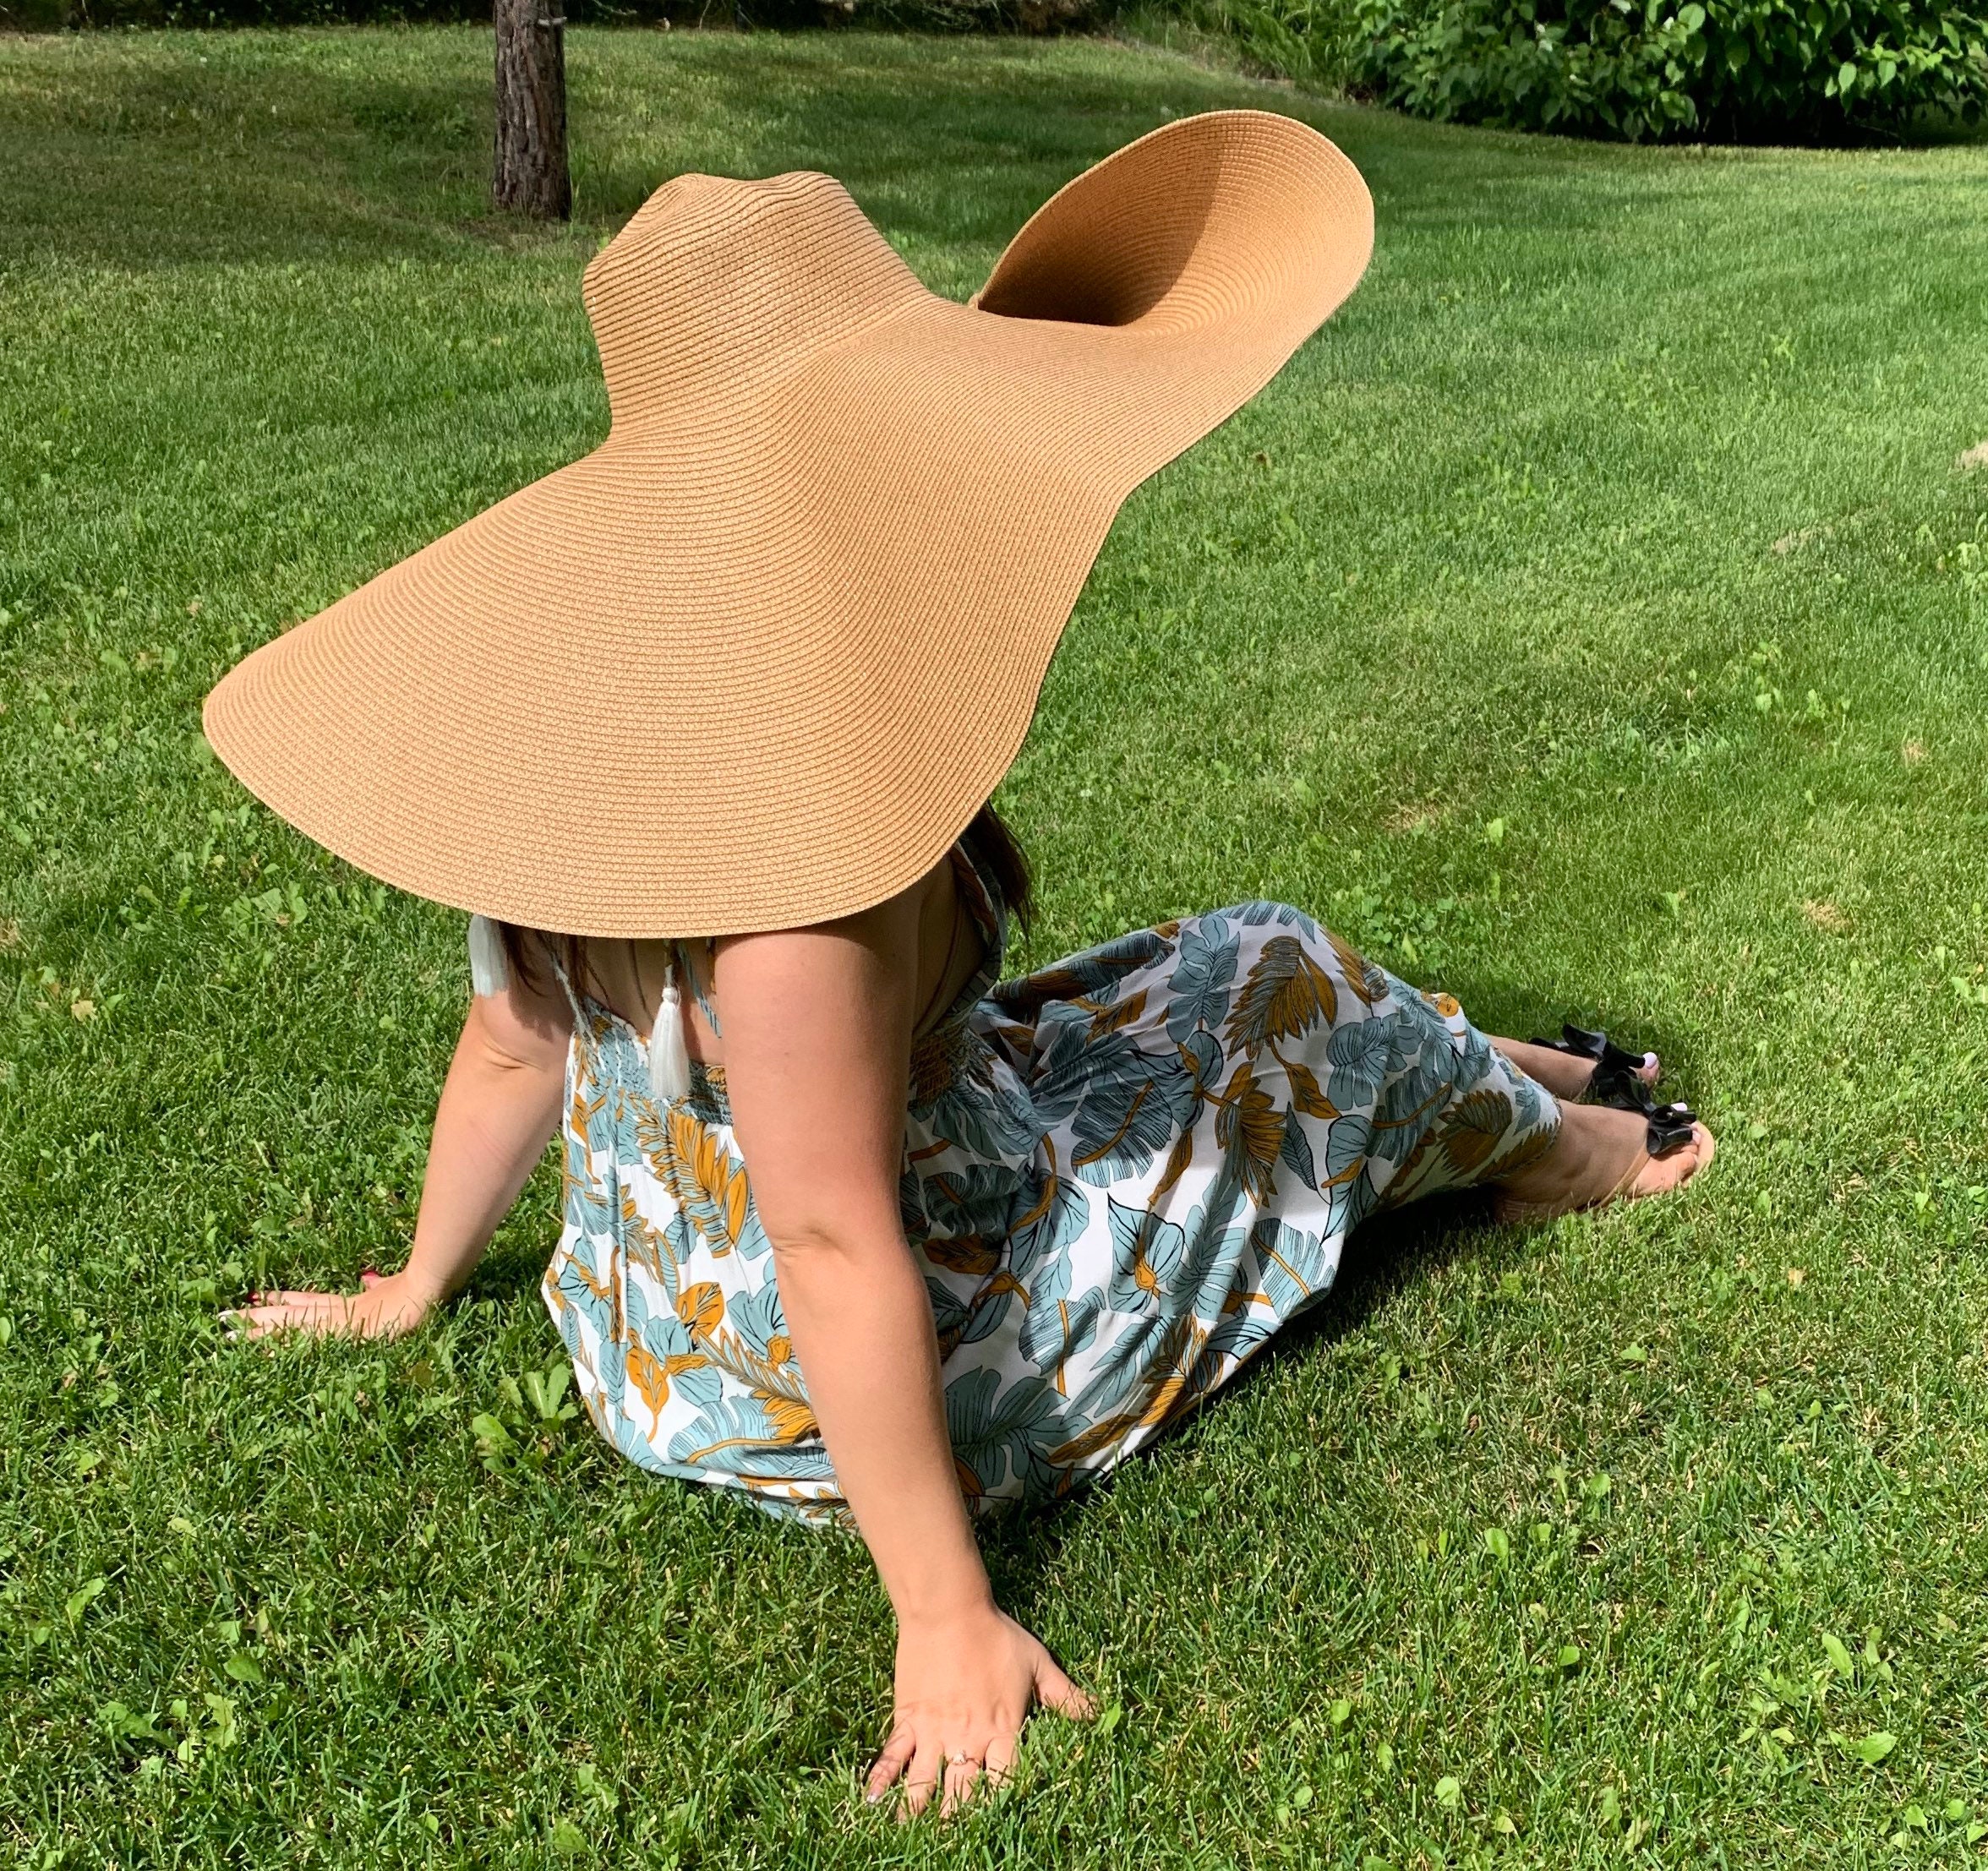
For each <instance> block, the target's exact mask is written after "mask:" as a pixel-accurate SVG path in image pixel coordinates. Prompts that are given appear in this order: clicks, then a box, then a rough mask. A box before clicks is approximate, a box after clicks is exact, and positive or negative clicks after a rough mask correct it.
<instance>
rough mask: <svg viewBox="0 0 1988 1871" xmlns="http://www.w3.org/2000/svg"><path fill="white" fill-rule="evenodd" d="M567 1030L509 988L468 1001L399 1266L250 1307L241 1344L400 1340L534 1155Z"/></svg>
mask: <svg viewBox="0 0 1988 1871" xmlns="http://www.w3.org/2000/svg"><path fill="white" fill-rule="evenodd" d="M571 1030H572V1016H571V1013H570V1012H568V1010H567V1009H566V1007H565V1006H564V1005H563V1004H561V1003H558V1002H554V1001H550V1000H549V999H546V998H545V997H543V996H538V995H534V994H532V992H530V991H529V990H527V989H526V988H525V987H524V986H523V985H522V983H520V982H518V981H517V980H516V979H514V980H513V981H512V983H511V986H510V988H509V989H508V990H506V991H505V993H503V994H500V995H492V996H488V997H482V998H478V999H476V1000H473V1001H471V1002H470V1006H469V1014H468V1017H467V1018H466V1019H465V1020H464V1022H463V1023H462V1037H461V1039H459V1040H458V1041H457V1042H456V1056H455V1057H454V1058H453V1059H452V1060H451V1061H450V1065H449V1076H448V1077H447V1079H446V1080H445V1082H444V1083H443V1086H442V1096H441V1101H440V1104H439V1105H437V1107H436V1110H435V1121H434V1135H433V1137H431V1138H430V1140H429V1150H428V1173H427V1175H426V1176H425V1177H424V1178H423V1181H422V1186H421V1210H420V1213H419V1214H418V1216H417V1218H416V1219H415V1223H414V1245H413V1248H412V1252H410V1253H409V1255H408V1257H407V1266H406V1267H405V1268H402V1269H401V1271H400V1272H399V1273H397V1274H387V1275H386V1276H385V1278H378V1277H369V1278H367V1279H366V1280H365V1281H364V1283H363V1290H361V1291H360V1292H358V1293H356V1294H352V1293H323V1292H307V1291H298V1292H278V1293H259V1294H255V1295H253V1296H251V1301H250V1303H249V1305H248V1306H243V1307H242V1308H240V1309H239V1310H238V1311H237V1312H235V1313H234V1315H233V1317H234V1320H235V1322H236V1323H237V1326H238V1328H239V1329H240V1331H241V1332H242V1333H243V1335H244V1336H247V1337H249V1338H260V1337H262V1336H264V1335H265V1334H268V1333H271V1332H296V1331H301V1332H311V1333H349V1334H354V1335H356V1336H358V1337H362V1338H372V1337H377V1336H380V1335H386V1334H394V1333H397V1332H406V1331H409V1330H411V1329H412V1328H413V1327H415V1326H417V1325H418V1324H419V1323H421V1321H422V1320H423V1319H424V1318H425V1317H427V1316H428V1315H429V1312H431V1311H432V1310H433V1309H434V1306H436V1305H437V1304H439V1303H440V1301H442V1300H444V1299H445V1298H446V1297H447V1296H449V1295H450V1294H451V1293H453V1292H455V1291H456V1290H457V1289H458V1288H459V1287H460V1286H461V1285H462V1283H463V1282H464V1281H465V1280H467V1279H468V1278H469V1276H470V1274H471V1273H472V1271H473V1270H474V1268H475V1267H476V1264H477V1263H478V1261H479V1260H481V1259H482V1258H483V1250H484V1249H485V1248H486V1247H488V1246H489V1244H490V1236H492V1235H494V1233H495V1232H496V1231H497V1225H498V1224H499V1223H500V1222H501V1221H502V1220H503V1219H504V1217H505V1214H508V1213H509V1212H510V1208H511V1203H513V1202H515V1201H516V1199H517V1194H518V1191H519V1190H520V1189H522V1188H523V1187H524V1186H525V1182H526V1179H527V1177H529V1176H530V1175H531V1173H532V1170H533V1169H534V1168H536V1167H537V1165H538V1159H539V1158H540V1157H541V1156H543V1154H545V1145H546V1140H547V1139H548V1138H549V1137H550V1136H551V1134H552V1131H553V1126H554V1125H555V1124H557V1123H558V1121H559V1112H560V1095H561V1089H562V1087H563V1085H564V1083H565V1057H566V1042H567V1039H568V1037H569V1036H570V1034H571Z"/></svg>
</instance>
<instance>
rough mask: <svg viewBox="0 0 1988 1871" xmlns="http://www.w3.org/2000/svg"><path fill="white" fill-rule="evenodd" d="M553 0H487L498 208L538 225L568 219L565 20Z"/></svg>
mask: <svg viewBox="0 0 1988 1871" xmlns="http://www.w3.org/2000/svg"><path fill="white" fill-rule="evenodd" d="M556 8H557V0H494V13H495V18H496V24H497V168H496V174H495V177H494V179H493V181H492V183H491V193H492V194H494V196H495V197H496V201H497V205H498V206H499V207H500V208H501V209H504V210H505V211H506V212H508V213H511V214H514V215H535V216H536V217H537V218H538V220H540V221H565V220H566V219H567V218H569V217H570V216H571V214H572V212H573V184H572V182H571V179H570V178H569V177H568V176H567V174H566V43H565V24H566V22H565V17H564V16H563V15H562V14H560V13H559V12H558V11H557V10H556Z"/></svg>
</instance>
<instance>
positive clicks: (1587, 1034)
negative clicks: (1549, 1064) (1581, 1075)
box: [1528, 1021, 1689, 1154]
mask: <svg viewBox="0 0 1988 1871" xmlns="http://www.w3.org/2000/svg"><path fill="white" fill-rule="evenodd" d="M1560 1034H1561V1037H1560V1038H1559V1039H1533V1040H1531V1041H1530V1042H1528V1043H1529V1044H1530V1045H1535V1046H1545V1047H1547V1048H1548V1049H1549V1050H1552V1051H1554V1052H1564V1053H1565V1054H1567V1055H1568V1056H1570V1058H1575V1059H1592V1061H1594V1076H1593V1077H1591V1078H1590V1079H1589V1080H1588V1082H1587V1085H1586V1086H1585V1087H1583V1088H1582V1089H1581V1091H1579V1092H1577V1093H1576V1094H1575V1098H1574V1102H1575V1103H1576V1105H1606V1106H1607V1107H1608V1109H1609V1110H1616V1111H1636V1110H1641V1111H1648V1110H1656V1109H1658V1106H1656V1105H1654V1104H1653V1103H1652V1100H1651V1097H1650V1084H1651V1081H1650V1080H1649V1079H1647V1078H1645V1077H1643V1073H1644V1072H1646V1071H1647V1070H1648V1069H1649V1068H1650V1067H1651V1066H1657V1065H1658V1057H1657V1055H1656V1054H1655V1053H1653V1052H1644V1053H1635V1052H1627V1051H1625V1050H1623V1048H1621V1047H1620V1046H1619V1045H1616V1044H1615V1042H1614V1040H1613V1039H1610V1038H1609V1037H1608V1034H1605V1033H1603V1032H1602V1031H1600V1030H1599V1029H1598V1028H1597V1029H1596V1030H1594V1031H1592V1032H1591V1031H1590V1030H1589V1029H1588V1028H1586V1027H1577V1026H1576V1025H1575V1024H1574V1023H1572V1022H1571V1021H1569V1022H1568V1023H1565V1025H1563V1026H1562V1027H1561V1028H1560ZM1662 1108H1663V1109H1664V1110H1670V1109H1672V1108H1673V1107H1671V1106H1669V1105H1665V1106H1663V1107H1662ZM1675 1109H1677V1110H1683V1109H1684V1106H1683V1105H1678V1106H1676V1107H1675ZM1687 1134H1689V1133H1688V1132H1687ZM1652 1154H1656V1153H1655V1152H1652Z"/></svg>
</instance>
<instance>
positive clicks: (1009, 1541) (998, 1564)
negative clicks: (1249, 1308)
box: [981, 1191, 1524, 1605]
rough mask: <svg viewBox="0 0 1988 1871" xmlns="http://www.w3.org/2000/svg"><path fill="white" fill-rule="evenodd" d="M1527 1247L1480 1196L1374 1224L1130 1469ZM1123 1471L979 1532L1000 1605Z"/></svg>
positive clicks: (1434, 1200) (1030, 1585)
mask: <svg viewBox="0 0 1988 1871" xmlns="http://www.w3.org/2000/svg"><path fill="white" fill-rule="evenodd" d="M1523 1238H1524V1237H1523V1236H1521V1235H1520V1234H1519V1233H1518V1232H1517V1231H1516V1230H1511V1229H1501V1228H1498V1227H1495V1226H1494V1225H1493V1224H1492V1220H1491V1198H1490V1197H1489V1195H1488V1193H1487V1192H1480V1191H1472V1192H1466V1193H1464V1194H1461V1195H1456V1196H1435V1197H1429V1198H1428V1199H1427V1200H1424V1201H1422V1202H1417V1203H1412V1204H1410V1205H1409V1206H1408V1207H1406V1208H1401V1209H1399V1210H1396V1211H1395V1212H1393V1213H1391V1214H1384V1215H1379V1216H1376V1217H1375V1218H1374V1219H1373V1220H1372V1221H1369V1222H1368V1223H1366V1224H1365V1225H1363V1226H1362V1227H1361V1228H1359V1229H1357V1230H1356V1231H1355V1232H1354V1234H1353V1235H1352V1238H1351V1239H1350V1240H1349V1241H1347V1242H1346V1249H1345V1252H1343V1254H1342V1255H1341V1259H1340V1265H1339V1273H1338V1277H1337V1278H1336V1279H1335V1280H1334V1281H1333V1283H1332V1285H1331V1286H1330V1289H1328V1290H1327V1291H1326V1292H1325V1293H1324V1295H1323V1296H1320V1297H1319V1300H1318V1301H1316V1302H1315V1303H1314V1304H1313V1305H1312V1306H1309V1307H1308V1308H1307V1309H1306V1310H1305V1311H1304V1312H1302V1313H1300V1314H1298V1315H1297V1317H1295V1318H1293V1319H1292V1320H1291V1321H1290V1322H1289V1323H1287V1324H1286V1325H1285V1326H1284V1327H1283V1328H1282V1329H1281V1330H1280V1331H1279V1332H1278V1333H1277V1334H1276V1335H1275V1337H1274V1338H1273V1339H1270V1342H1269V1343H1268V1344H1267V1345H1264V1348H1263V1350H1261V1351H1259V1353H1258V1354H1257V1355H1256V1356H1254V1357H1253V1358H1252V1359H1251V1360H1250V1361H1249V1362H1248V1364H1247V1365H1245V1366H1243V1369H1242V1370H1241V1371H1239V1372H1237V1373H1236V1375H1235V1376H1234V1377H1232V1378H1230V1379H1229V1381H1228V1382H1227V1383H1225V1384H1223V1385H1222V1387H1221V1388H1220V1389H1219V1390H1217V1391H1215V1393H1214V1394H1212V1395H1211V1396H1210V1397H1208V1398H1206V1399H1204V1401H1203V1402H1202V1403H1201V1404H1200V1405H1199V1406H1198V1407H1197V1408H1196V1409H1194V1410H1192V1411H1190V1412H1188V1414H1187V1415H1185V1416H1182V1417H1180V1418H1179V1419H1177V1421H1174V1422H1173V1423H1171V1424H1169V1425H1168V1426H1167V1427H1166V1430H1165V1432H1163V1433H1162V1434H1161V1435H1160V1436H1159V1437H1157V1438H1156V1439H1155V1441H1153V1442H1151V1443H1148V1444H1147V1445H1146V1446H1145V1447H1144V1448H1142V1449H1140V1450H1139V1453H1138V1454H1135V1455H1134V1456H1133V1457H1132V1458H1131V1460H1132V1461H1133V1462H1147V1461H1162V1462H1164V1461H1166V1460H1168V1459H1171V1457H1172V1454H1173V1452H1174V1451H1176V1450H1177V1448H1179V1447H1180V1445H1181V1443H1182V1439H1183V1438H1186V1437H1192V1436H1193V1434H1194V1432H1195V1430H1196V1427H1197V1426H1198V1425H1199V1423H1200V1421H1202V1418H1203V1416H1204V1413H1205V1412H1207V1411H1210V1410H1221V1409H1223V1408H1225V1407H1229V1406H1232V1405H1233V1404H1234V1403H1235V1401H1236V1400H1237V1399H1238V1398H1240V1397H1241V1396H1242V1395H1243V1394H1244V1393H1245V1392H1246V1391H1247V1390H1248V1389H1249V1388H1252V1387H1253V1386H1255V1385H1257V1384H1259V1383H1264V1382H1266V1381H1268V1380H1269V1379H1270V1377H1271V1375H1272V1373H1274V1372H1277V1371H1279V1370H1281V1368H1282V1367H1283V1366H1286V1364H1287V1363H1288V1362H1289V1361H1291V1360H1292V1359H1294V1358H1306V1357H1309V1356H1313V1355H1314V1354H1315V1352H1316V1351H1317V1350H1318V1348H1319V1345H1321V1344H1328V1345H1329V1344H1335V1343H1337V1342H1338V1341H1339V1340H1340V1339H1345V1338H1347V1337H1350V1336H1351V1335H1352V1334H1353V1333H1355V1332H1357V1331H1358V1330H1359V1329H1360V1328H1362V1327H1363V1325H1364V1324H1365V1323H1367V1321H1368V1319H1369V1318H1371V1317H1373V1315H1374V1313H1375V1312H1379V1310H1380V1309H1381V1308H1382V1307H1383V1306H1385V1305H1386V1304H1387V1303H1388V1301H1390V1300H1391V1299H1392V1298H1394V1296H1395V1295H1396V1294H1397V1293H1400V1292H1401V1291H1402V1290H1405V1289H1406V1288H1408V1287H1410V1286H1412V1285H1416V1284H1417V1282H1419V1281H1421V1280H1423V1279H1428V1277H1429V1275H1430V1274H1433V1273H1435V1272H1436V1271H1438V1270H1439V1268H1445V1267H1447V1266H1449V1265H1450V1264H1451V1263H1454V1262H1456V1261H1459V1260H1462V1259H1466V1258H1472V1257H1477V1258H1482V1259H1483V1260H1484V1261H1485V1263H1487V1264H1488V1265H1490V1266H1492V1267H1494V1268H1503V1267H1504V1266H1505V1265H1506V1264H1507V1263H1510V1264H1513V1265H1516V1264H1517V1263H1518V1261H1519V1259H1520V1257H1521V1254H1520V1243H1521V1240H1522V1239H1523ZM1125 1472H1126V1470H1125V1469H1124V1468H1123V1467H1121V1468H1118V1469H1114V1470H1111V1471H1110V1472H1109V1473H1107V1474H1106V1475H1104V1476H1100V1477H1099V1479H1098V1480H1097V1481H1095V1482H1094V1483H1092V1484H1090V1486H1086V1487H1084V1488H1081V1489H1079V1491H1078V1492H1076V1493H1074V1494H1073V1495H1071V1496H1070V1497H1068V1499H1067V1500H1064V1501H1062V1502H1060V1503H1057V1504H1056V1505H1055V1506H1053V1507H1051V1508H1040V1509H1032V1510H1027V1511H1024V1512H1019V1513H1013V1514H999V1515H997V1516H995V1517H993V1518H992V1519H990V1520H989V1521H987V1522H986V1523H984V1524H983V1529H982V1539H981V1546H982V1549H983V1551H984V1552H985V1553H986V1559H987V1564H988V1568H989V1571H990V1573H991V1574H992V1576H993V1578H994V1580H995V1584H996V1588H997V1593H999V1594H1000V1595H1001V1596H1002V1599H1003V1601H1004V1602H1007V1601H1008V1597H1009V1595H1010V1594H1012V1596H1013V1602H1014V1603H1016V1604H1018V1605H1020V1604H1025V1603H1026V1602H1027V1601H1029V1600H1030V1598H1031V1597H1032V1596H1034V1593H1035V1587H1036V1585H1037V1583H1038V1581H1039V1580H1040V1579H1041V1577H1042V1576H1043V1574H1046V1572H1047V1571H1048V1570H1049V1569H1050V1568H1051V1567H1052V1566H1053V1565H1054V1564H1055V1563H1056V1560H1057V1555H1058V1552H1060V1550H1061V1548H1062V1544H1063V1542H1064V1541H1065V1540H1067V1539H1068V1537H1069V1536H1070V1534H1071V1532H1072V1531H1073V1529H1074V1527H1075V1525H1076V1523H1077V1517H1078V1516H1079V1515H1081V1514H1084V1513H1085V1512H1086V1511H1088V1510H1089V1509H1090V1508H1091V1507H1093V1506H1095V1505H1096V1504H1098V1503H1101V1501H1102V1500H1103V1498H1104V1497H1105V1495H1106V1492H1107V1491H1108V1490H1110V1489H1111V1487H1112V1486H1114V1484H1115V1483H1116V1481H1117V1478H1118V1477H1119V1476H1121V1475H1122V1474H1124V1473H1125Z"/></svg>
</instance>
